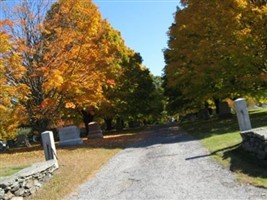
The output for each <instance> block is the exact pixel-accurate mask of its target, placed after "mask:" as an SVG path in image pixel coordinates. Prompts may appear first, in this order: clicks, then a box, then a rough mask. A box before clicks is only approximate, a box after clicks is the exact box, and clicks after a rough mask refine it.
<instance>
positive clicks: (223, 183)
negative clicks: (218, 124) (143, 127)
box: [65, 127, 267, 200]
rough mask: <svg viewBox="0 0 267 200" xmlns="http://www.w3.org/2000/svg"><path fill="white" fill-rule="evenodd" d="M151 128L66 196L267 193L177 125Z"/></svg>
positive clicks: (120, 198) (119, 198)
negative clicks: (245, 180)
mask: <svg viewBox="0 0 267 200" xmlns="http://www.w3.org/2000/svg"><path fill="white" fill-rule="evenodd" d="M152 134H153V136H152V138H150V139H149V140H147V141H142V142H139V143H138V144H135V145H133V146H131V147H129V148H127V149H125V150H123V151H121V152H120V153H118V154H117V155H116V156H115V157H113V158H112V159H111V160H110V162H109V163H108V164H107V165H105V166H104V167H103V168H102V169H101V170H100V171H99V173H97V174H96V176H95V177H94V178H93V179H91V180H90V181H88V182H86V183H84V184H83V185H81V186H80V187H79V188H78V190H77V191H76V192H74V193H72V194H71V195H69V196H68V197H66V198H65V199H71V200H78V199H79V200H86V199H90V200H93V199H103V200H107V199H114V200H127V199H130V200H135V199H136V200H137V199H143V200H147V199H166V200H169V199H175V200H179V199H190V200H192V199H223V200H225V199H242V200H244V199H253V200H254V199H267V190H265V189H261V188H255V187H252V186H250V185H244V184H240V183H239V182H237V181H236V180H235V178H234V176H233V175H232V173H231V172H230V171H229V170H227V169H224V168H223V167H221V166H219V165H218V164H216V163H215V162H214V161H213V160H212V159H211V158H210V157H209V156H205V155H208V152H207V151H206V150H205V149H204V148H203V147H202V146H201V145H200V143H199V141H197V140H195V139H194V138H192V137H191V136H189V135H188V134H186V133H184V132H183V131H181V130H179V128H178V127H170V128H162V129H159V130H157V131H154V132H153V133H152Z"/></svg>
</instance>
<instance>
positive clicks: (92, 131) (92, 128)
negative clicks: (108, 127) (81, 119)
mask: <svg viewBox="0 0 267 200" xmlns="http://www.w3.org/2000/svg"><path fill="white" fill-rule="evenodd" d="M88 128H89V132H88V138H103V133H102V130H101V128H100V126H99V125H98V124H97V122H90V123H89V124H88Z"/></svg>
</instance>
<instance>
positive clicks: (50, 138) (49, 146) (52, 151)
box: [41, 131, 58, 168]
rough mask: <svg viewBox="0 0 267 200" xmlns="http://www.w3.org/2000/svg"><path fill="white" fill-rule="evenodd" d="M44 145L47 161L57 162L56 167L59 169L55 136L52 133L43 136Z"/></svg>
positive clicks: (44, 133) (47, 132)
mask: <svg viewBox="0 0 267 200" xmlns="http://www.w3.org/2000/svg"><path fill="white" fill-rule="evenodd" d="M41 136H42V144H43V149H44V152H45V160H55V166H56V168H58V161H57V152H56V146H55V140H54V135H53V132H52V131H45V132H43V133H42V134H41Z"/></svg>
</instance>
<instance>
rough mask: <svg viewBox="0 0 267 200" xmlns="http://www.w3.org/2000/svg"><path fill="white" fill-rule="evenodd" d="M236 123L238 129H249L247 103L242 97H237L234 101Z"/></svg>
mask: <svg viewBox="0 0 267 200" xmlns="http://www.w3.org/2000/svg"><path fill="white" fill-rule="evenodd" d="M234 104H235V109H236V115H237V119H238V125H239V128H240V131H241V132H242V131H247V130H250V129H251V123H250V119H249V115H248V110H247V104H246V100H245V99H244V98H239V99H237V100H235V101H234Z"/></svg>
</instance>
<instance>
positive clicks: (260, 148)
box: [241, 128, 267, 160]
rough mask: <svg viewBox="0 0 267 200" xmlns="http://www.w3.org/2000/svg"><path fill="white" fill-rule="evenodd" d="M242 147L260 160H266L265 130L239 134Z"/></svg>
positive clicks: (252, 130) (266, 136)
mask: <svg viewBox="0 0 267 200" xmlns="http://www.w3.org/2000/svg"><path fill="white" fill-rule="evenodd" d="M241 136H242V139H243V141H242V147H243V149H244V150H245V151H247V152H250V153H252V154H254V155H255V156H257V158H259V159H261V160H267V129H265V128H257V129H251V130H248V131H243V132H241Z"/></svg>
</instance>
